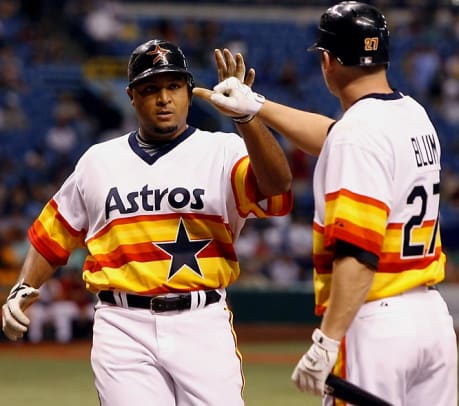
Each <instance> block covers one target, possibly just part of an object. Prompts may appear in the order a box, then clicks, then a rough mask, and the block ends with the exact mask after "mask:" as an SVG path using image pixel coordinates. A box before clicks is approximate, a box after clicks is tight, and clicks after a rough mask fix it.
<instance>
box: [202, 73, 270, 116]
mask: <svg viewBox="0 0 459 406" xmlns="http://www.w3.org/2000/svg"><path fill="white" fill-rule="evenodd" d="M213 90H214V93H213V94H212V95H211V96H210V100H211V101H212V102H213V103H214V104H215V105H216V106H218V107H221V108H223V109H225V110H229V111H231V112H233V113H234V116H232V118H233V120H234V121H236V122H238V123H247V122H249V121H250V120H252V118H253V117H254V116H255V114H257V113H258V112H259V111H260V109H261V106H262V105H263V103H264V102H265V97H264V96H262V95H261V94H258V93H255V92H253V91H252V89H251V88H250V87H249V86H247V85H245V84H244V83H242V82H241V81H240V80H239V79H238V78H236V77H234V76H232V77H230V78H228V79H225V80H223V81H221V82H220V83H218V84H217V85H216V86H215V87H214V89H213Z"/></svg>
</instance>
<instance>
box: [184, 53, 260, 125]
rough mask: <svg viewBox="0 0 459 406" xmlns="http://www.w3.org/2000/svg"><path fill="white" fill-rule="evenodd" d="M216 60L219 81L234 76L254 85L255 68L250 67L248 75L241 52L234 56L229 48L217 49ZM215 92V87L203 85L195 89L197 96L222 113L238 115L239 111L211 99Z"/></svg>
mask: <svg viewBox="0 0 459 406" xmlns="http://www.w3.org/2000/svg"><path fill="white" fill-rule="evenodd" d="M215 62H216V65H217V74H218V81H219V83H221V82H223V81H225V80H226V79H229V78H231V77H234V78H237V79H238V80H239V81H240V82H241V83H242V84H244V85H246V86H248V87H251V86H252V85H253V83H254V81H255V69H253V68H250V69H249V71H248V72H247V75H246V66H245V62H244V58H243V56H242V55H241V54H240V53H237V54H236V55H235V56H233V54H232V53H231V51H230V50H229V49H227V48H224V49H223V50H221V49H216V50H215ZM233 83H234V82H233ZM217 86H218V85H217ZM223 86H225V85H223ZM214 93H215V88H214V91H212V90H209V89H205V88H202V87H195V88H194V89H193V94H194V95H195V96H197V97H200V98H202V99H204V100H206V101H207V102H209V103H210V104H212V105H213V107H215V108H216V109H217V110H218V111H220V113H222V114H224V115H225V116H229V117H235V116H238V113H237V112H235V111H234V110H232V109H230V108H228V106H224V105H222V104H221V103H220V104H217V103H215V102H214V101H213V100H211V97H212V95H213V94H214Z"/></svg>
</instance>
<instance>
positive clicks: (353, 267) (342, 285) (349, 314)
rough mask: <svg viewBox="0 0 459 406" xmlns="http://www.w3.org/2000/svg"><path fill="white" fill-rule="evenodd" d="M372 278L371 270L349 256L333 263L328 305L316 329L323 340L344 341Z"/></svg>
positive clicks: (365, 296) (372, 272)
mask: <svg viewBox="0 0 459 406" xmlns="http://www.w3.org/2000/svg"><path fill="white" fill-rule="evenodd" d="M374 274H375V271H374V269H372V268H371V267H370V266H369V265H367V264H365V263H363V262H360V261H359V260H358V259H356V258H355V257H353V256H344V257H340V258H336V259H335V261H334V262H333V273H332V280H331V291H330V299H329V304H328V306H327V310H326V311H325V314H324V316H323V318H322V323H321V327H320V329H321V331H322V332H323V333H324V334H325V335H326V336H327V337H330V338H332V339H334V340H337V341H341V339H342V338H343V337H344V335H345V334H346V331H347V329H348V328H349V326H350V325H351V323H352V321H353V320H354V317H355V315H356V314H357V312H358V310H359V309H360V307H361V306H362V304H363V303H364V302H365V300H366V298H367V295H368V292H369V290H370V287H371V284H372V283H373V278H374Z"/></svg>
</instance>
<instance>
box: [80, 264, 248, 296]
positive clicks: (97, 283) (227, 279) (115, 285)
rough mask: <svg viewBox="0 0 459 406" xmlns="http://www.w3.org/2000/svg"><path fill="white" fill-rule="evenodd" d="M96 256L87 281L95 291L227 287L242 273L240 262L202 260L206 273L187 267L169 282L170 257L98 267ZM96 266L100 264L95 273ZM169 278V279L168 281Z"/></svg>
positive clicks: (149, 291) (86, 274)
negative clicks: (200, 273)
mask: <svg viewBox="0 0 459 406" xmlns="http://www.w3.org/2000/svg"><path fill="white" fill-rule="evenodd" d="M93 260H94V259H93V258H91V259H90V260H89V259H88V260H86V262H85V265H84V267H83V268H84V269H83V280H84V281H85V282H86V285H87V287H88V289H90V290H91V291H98V290H107V289H121V290H127V291H130V292H135V293H138V294H143V295H148V294H159V293H168V292H183V291H190V290H200V289H218V288H221V287H226V286H228V285H230V284H231V283H232V282H234V281H235V280H236V279H237V278H238V276H239V272H240V270H239V264H238V262H236V261H228V260H223V259H222V258H204V259H199V265H200V268H201V271H202V273H203V276H205V277H201V276H199V275H197V274H196V273H195V272H193V270H191V269H190V268H188V267H186V266H185V267H184V268H183V269H182V270H180V272H177V273H176V274H175V276H174V278H173V279H171V280H169V281H167V277H168V272H169V267H170V259H167V260H163V261H155V262H136V261H132V262H129V263H127V264H125V265H123V266H120V267H114V268H112V267H108V266H104V267H102V268H99V267H98V265H99V264H98V263H97V262H93ZM93 266H97V272H94V268H93ZM166 281H167V282H166Z"/></svg>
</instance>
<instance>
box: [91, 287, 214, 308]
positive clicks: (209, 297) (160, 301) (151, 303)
mask: <svg viewBox="0 0 459 406" xmlns="http://www.w3.org/2000/svg"><path fill="white" fill-rule="evenodd" d="M205 295H206V302H205V304H204V306H207V305H210V304H212V303H217V302H218V301H220V299H221V297H222V295H221V294H220V293H218V292H217V291H216V290H206V291H205ZM97 296H98V297H99V299H100V300H101V301H102V302H106V303H110V304H112V305H117V303H116V301H115V296H114V293H113V292H112V291H111V290H102V291H100V292H99V293H98V294H97ZM198 297H199V295H198ZM126 301H127V305H128V307H136V308H139V309H149V310H151V311H152V312H155V313H163V312H170V311H177V310H189V309H191V293H190V292H186V293H179V294H177V296H166V295H158V296H141V295H132V294H129V293H128V294H126Z"/></svg>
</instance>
